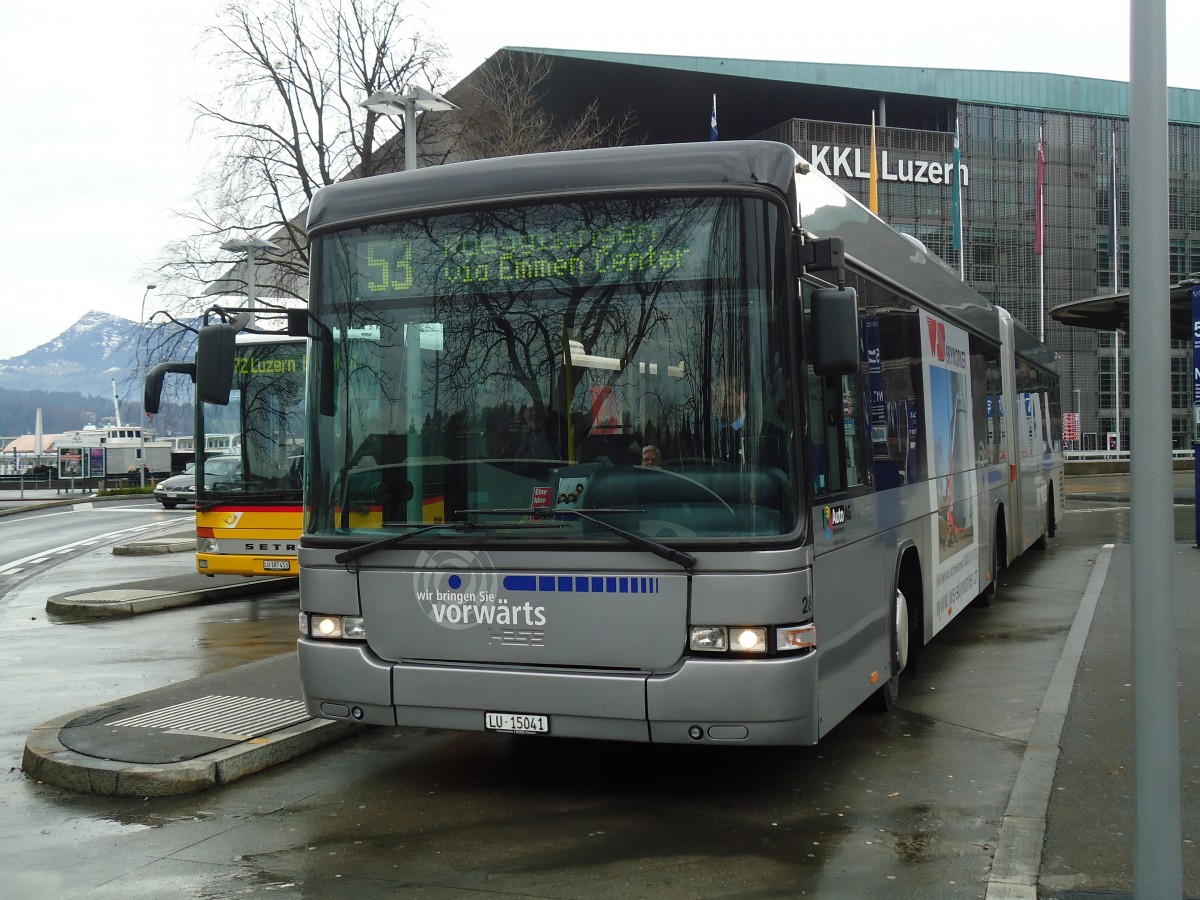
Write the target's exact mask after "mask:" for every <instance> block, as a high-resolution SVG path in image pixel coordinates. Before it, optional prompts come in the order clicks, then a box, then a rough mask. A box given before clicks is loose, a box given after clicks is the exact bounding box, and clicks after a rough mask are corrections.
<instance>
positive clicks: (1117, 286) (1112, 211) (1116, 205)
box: [1108, 122, 1121, 453]
mask: <svg viewBox="0 0 1200 900" xmlns="http://www.w3.org/2000/svg"><path fill="white" fill-rule="evenodd" d="M1109 152H1110V153H1111V157H1110V160H1109V161H1110V165H1109V167H1108V169H1109V180H1110V181H1111V182H1112V184H1111V185H1109V191H1110V192H1111V194H1112V200H1111V202H1110V203H1109V210H1108V214H1109V217H1110V218H1111V219H1112V227H1111V228H1110V229H1109V232H1110V233H1111V235H1112V247H1110V248H1109V252H1110V253H1111V254H1112V270H1113V293H1114V294H1118V293H1120V292H1121V262H1120V251H1119V250H1118V249H1117V248H1118V246H1120V243H1119V242H1120V236H1121V233H1120V229H1121V219H1120V215H1121V206H1120V195H1119V194H1118V193H1117V124H1116V123H1115V122H1114V123H1113V130H1112V147H1111V149H1110V151H1109ZM1113 347H1114V348H1116V356H1115V357H1114V364H1113V370H1114V372H1115V374H1116V380H1117V385H1116V398H1117V402H1116V418H1117V452H1118V453H1120V452H1121V329H1119V328H1117V329H1114V330H1113Z"/></svg>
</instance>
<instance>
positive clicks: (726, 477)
mask: <svg viewBox="0 0 1200 900" xmlns="http://www.w3.org/2000/svg"><path fill="white" fill-rule="evenodd" d="M787 237H788V217H787V213H786V210H785V209H784V208H783V207H782V206H781V205H777V204H776V203H774V202H771V201H768V200H765V199H762V198H761V197H748V196H718V197H713V196H692V197H664V196H659V195H655V196H634V197H621V198H612V197H609V198H604V199H590V200H573V201H569V202H556V203H545V204H538V205H522V206H515V207H514V206H509V207H503V208H486V209H475V210H472V211H470V212H452V213H448V214H444V215H436V216H426V217H419V218H405V219H403V220H393V221H388V222H385V223H382V224H374V225H369V226H365V227H358V228H354V229H350V230H343V231H339V232H336V233H334V234H327V235H322V236H319V237H317V238H316V239H315V241H314V257H313V258H314V275H315V277H314V279H313V284H312V297H311V301H310V310H311V311H312V313H313V315H314V316H315V318H316V320H317V322H318V323H319V324H318V325H317V329H316V331H314V334H316V333H317V332H320V334H321V335H323V336H322V337H319V338H317V340H321V341H326V342H329V343H331V344H332V345H333V346H332V351H333V352H332V353H328V352H326V353H320V352H316V350H314V352H313V354H312V359H313V366H314V372H313V378H312V382H313V384H314V385H315V384H319V383H321V382H322V381H326V382H332V384H333V392H332V393H333V396H334V414H333V415H332V416H324V415H314V416H311V417H310V425H309V427H310V433H309V435H308V445H307V446H308V447H309V452H310V460H309V462H310V466H311V470H310V477H311V481H310V485H309V489H310V503H309V506H310V510H309V521H308V522H307V523H306V530H307V531H308V532H310V533H315V534H330V535H332V534H349V533H362V534H370V533H377V534H379V535H381V536H386V535H388V534H392V533H397V534H398V533H405V532H410V531H413V530H414V529H418V528H428V526H430V525H436V524H439V523H458V524H460V525H461V524H462V523H470V524H471V525H473V526H478V528H477V529H476V530H473V531H472V533H473V535H474V536H473V538H472V540H476V539H478V540H484V541H488V540H495V539H503V540H505V541H513V540H536V541H538V542H545V541H565V540H580V539H587V540H593V539H594V540H608V541H612V540H617V539H618V538H617V537H616V536H614V529H613V528H611V527H599V526H600V523H599V522H597V521H596V520H597V519H603V524H604V525H607V526H617V529H623V530H626V531H629V532H633V533H634V534H636V535H638V536H642V537H649V538H652V539H655V540H658V541H675V540H690V539H710V540H716V539H731V538H732V539H738V540H740V541H742V542H744V540H745V538H747V537H750V536H761V537H764V538H771V537H774V538H776V539H778V538H779V537H781V536H787V535H794V534H795V533H796V530H797V529H798V528H799V527H800V524H799V521H800V517H799V514H798V511H799V507H800V499H801V498H800V497H799V495H798V488H797V485H798V484H800V483H801V482H800V479H798V478H797V477H796V467H797V466H798V464H799V461H798V460H797V458H796V456H797V454H796V445H795V444H794V440H795V435H796V432H797V428H796V416H795V413H794V411H793V407H794V405H795V399H794V397H793V390H792V388H791V385H793V384H795V383H796V379H795V373H794V371H793V365H794V362H793V360H794V359H795V357H796V356H797V355H798V354H797V353H796V352H795V348H794V347H792V346H791V339H790V335H792V334H793V333H795V331H796V326H795V324H794V323H793V320H792V318H791V315H792V314H791V313H790V312H789V311H788V309H787V305H786V303H785V302H784V301H785V299H786V297H787V296H788V291H787V289H786V285H787V281H786V279H787V269H786V254H785V249H784V248H785V246H786V238H787ZM327 349H328V348H327ZM322 360H325V362H324V365H325V366H328V365H329V360H332V371H322V370H321V366H322V362H321V361H322ZM312 390H314V391H316V390H319V388H317V387H313V388H312ZM313 406H314V408H316V403H315V401H314V404H313ZM573 512H577V513H578V515H572V513H573ZM465 533H466V529H463V528H446V529H437V528H432V529H429V530H428V531H427V532H426V533H423V534H422V535H421V539H422V540H430V541H448V542H453V541H456V540H461V539H462V535H463V534H465Z"/></svg>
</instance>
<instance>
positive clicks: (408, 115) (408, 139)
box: [404, 95, 417, 169]
mask: <svg viewBox="0 0 1200 900" xmlns="http://www.w3.org/2000/svg"><path fill="white" fill-rule="evenodd" d="M416 167H417V98H416V95H413V96H410V97H409V98H408V99H406V100H405V101H404V168H406V169H415V168H416Z"/></svg>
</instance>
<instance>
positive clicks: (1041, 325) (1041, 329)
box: [1037, 128, 1046, 343]
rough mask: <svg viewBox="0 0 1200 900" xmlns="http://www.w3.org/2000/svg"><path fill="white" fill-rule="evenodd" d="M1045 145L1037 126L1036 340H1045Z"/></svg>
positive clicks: (1040, 130)
mask: <svg viewBox="0 0 1200 900" xmlns="http://www.w3.org/2000/svg"><path fill="white" fill-rule="evenodd" d="M1045 180H1046V147H1045V144H1044V143H1043V139H1042V129H1041V128H1038V177H1037V257H1038V340H1040V341H1042V342H1043V343H1044V342H1045V340H1046V248H1045V246H1044V244H1045V230H1046V200H1045V196H1044V194H1045Z"/></svg>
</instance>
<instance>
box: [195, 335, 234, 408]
mask: <svg viewBox="0 0 1200 900" xmlns="http://www.w3.org/2000/svg"><path fill="white" fill-rule="evenodd" d="M236 336H237V327H236V326H234V325H228V324H226V323H224V322H219V323H217V324H215V325H205V326H204V327H203V328H201V329H200V334H199V335H198V336H197V339H196V398H197V399H198V400H200V401H202V402H204V403H212V404H215V405H217V406H227V405H228V404H229V391H230V388H231V387H232V386H233V356H234V353H235V346H234V341H235V338H236Z"/></svg>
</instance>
